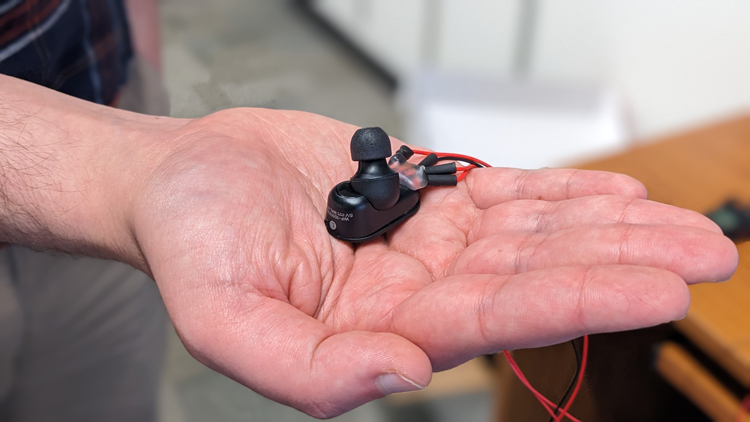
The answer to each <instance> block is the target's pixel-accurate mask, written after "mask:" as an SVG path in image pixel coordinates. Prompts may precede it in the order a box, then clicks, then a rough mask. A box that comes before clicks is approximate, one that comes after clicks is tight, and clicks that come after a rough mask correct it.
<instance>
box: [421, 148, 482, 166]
mask: <svg viewBox="0 0 750 422" xmlns="http://www.w3.org/2000/svg"><path fill="white" fill-rule="evenodd" d="M411 150H412V151H414V153H415V154H419V155H429V154H435V155H437V156H438V157H444V156H451V157H457V158H467V159H469V160H471V161H476V162H477V163H479V164H481V165H483V166H485V167H492V166H491V165H489V164H487V163H485V162H484V161H482V160H479V159H476V158H474V157H470V156H468V155H463V154H453V153H448V152H431V151H427V150H423V149H414V148H412V149H411Z"/></svg>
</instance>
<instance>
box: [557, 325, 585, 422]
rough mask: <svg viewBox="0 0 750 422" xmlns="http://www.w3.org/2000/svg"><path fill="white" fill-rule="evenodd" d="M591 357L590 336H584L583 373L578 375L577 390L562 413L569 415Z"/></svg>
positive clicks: (574, 390)
mask: <svg viewBox="0 0 750 422" xmlns="http://www.w3.org/2000/svg"><path fill="white" fill-rule="evenodd" d="M588 357H589V336H583V356H582V357H581V372H580V373H579V374H578V381H576V388H574V389H573V393H572V394H571V395H570V398H569V399H568V402H567V403H565V407H564V408H563V411H562V412H561V414H562V413H568V409H570V406H572V405H573V400H575V399H576V396H577V395H578V391H580V389H581V385H582V384H583V373H584V372H586V362H587V361H588Z"/></svg>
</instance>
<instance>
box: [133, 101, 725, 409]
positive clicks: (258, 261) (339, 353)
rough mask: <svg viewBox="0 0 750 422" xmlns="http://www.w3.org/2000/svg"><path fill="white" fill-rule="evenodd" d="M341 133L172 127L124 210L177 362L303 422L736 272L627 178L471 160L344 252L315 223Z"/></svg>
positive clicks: (270, 117) (214, 119)
mask: <svg viewBox="0 0 750 422" xmlns="http://www.w3.org/2000/svg"><path fill="white" fill-rule="evenodd" d="M355 129H356V128H355V127H353V126H349V125H346V124H343V123H340V122H337V121H333V120H330V119H326V118H323V117H320V116H315V115H310V114H305V113H297V112H287V111H271V110H230V111H225V112H221V113H217V114H214V115H211V116H208V117H206V118H203V119H199V120H196V121H193V122H190V123H188V124H187V125H185V126H183V127H181V128H179V129H178V130H176V131H175V132H173V133H172V134H171V135H170V136H172V140H171V141H170V142H167V143H165V144H164V145H165V148H169V149H170V150H169V153H167V154H162V155H160V157H163V158H161V159H160V160H159V162H158V165H156V166H155V171H154V172H153V173H151V174H150V177H149V179H148V182H147V184H146V185H145V187H144V189H143V190H142V192H141V194H140V195H139V196H138V197H137V199H136V201H135V206H134V211H133V216H132V221H133V232H134V233H135V237H136V239H137V241H138V244H139V246H140V250H141V251H142V253H143V259H144V260H145V264H144V265H145V266H146V267H145V269H146V270H147V271H150V272H151V273H152V275H153V276H154V278H155V280H156V281H157V283H158V285H159V288H160V290H161V292H162V294H163V297H164V300H165V302H166V305H167V308H168V310H169V313H170V315H171V316H172V319H173V321H174V324H175V327H176V329H177V331H178V333H179V334H180V337H181V338H182V340H183V342H184V343H185V345H186V347H187V348H188V350H189V351H190V352H191V353H192V354H193V356H195V357H196V358H197V359H199V360H200V361H201V362H203V363H205V364H206V365H208V366H210V367H212V368H214V369H216V370H217V371H220V372H222V373H224V374H226V375H227V376H229V377H232V378H233V379H235V380H237V381H239V382H241V383H242V384H245V385H246V386H248V387H250V388H252V389H253V390H255V391H258V392H260V393H261V394H263V395H265V396H267V397H269V398H272V399H274V400H277V401H280V402H282V403H286V404H288V405H291V406H294V407H295V408H297V409H300V410H302V411H304V412H306V413H308V414H311V415H313V416H317V417H331V416H335V415H338V414H340V413H343V412H345V411H347V410H349V409H352V408H354V407H356V406H358V405H361V404H363V403H365V402H367V401H369V400H372V399H375V398H378V397H381V396H383V395H384V394H387V393H392V392H398V391H405V390H413V389H417V388H420V387H423V386H425V385H427V384H428V383H429V381H430V377H431V374H432V372H433V371H434V370H443V369H447V368H450V367H453V366H455V365H458V364H460V363H462V362H464V361H466V360H468V359H471V358H473V357H475V356H477V355H480V354H486V353H494V352H498V351H500V350H503V349H515V348H522V347H535V346H543V345H548V344H553V343H559V342H562V341H565V340H568V339H571V338H575V337H578V336H581V335H583V334H588V333H598V332H610V331H618V330H628V329H634V328H639V327H646V326H651V325H655V324H660V323H663V322H667V321H671V320H674V319H678V318H681V317H683V316H684V315H685V313H686V312H687V309H688V305H689V300H690V299H689V293H688V289H687V284H689V283H696V282H703V281H718V280H725V279H727V278H729V277H730V275H731V274H732V273H733V271H734V269H735V267H736V265H737V259H738V256H737V251H736V249H735V247H734V245H733V244H732V242H730V241H729V240H728V239H726V238H725V237H724V236H722V234H721V231H720V230H719V228H718V227H717V226H716V225H714V224H713V223H712V222H710V221H709V220H707V219H706V218H704V217H703V216H701V215H699V214H697V213H694V212H691V211H687V210H683V209H679V208H675V207H671V206H668V205H664V204H659V203H654V202H650V201H647V200H646V199H645V198H646V190H645V188H644V187H643V185H641V184H640V183H639V182H637V181H636V180H634V179H631V178H629V177H627V176H623V175H618V174H611V173H603V172H587V171H576V170H536V171H523V170H514V169H503V168H495V169H486V170H473V171H472V172H471V173H470V174H469V176H468V177H467V178H466V180H465V183H461V184H459V186H458V187H455V188H430V189H426V190H424V191H422V207H421V209H420V211H419V212H418V213H417V214H416V215H415V216H414V217H412V218H411V219H410V220H408V221H407V222H406V223H404V224H403V225H402V226H400V227H399V228H398V229H396V230H395V231H393V232H391V233H390V234H389V235H388V236H387V237H386V238H381V239H379V240H376V241H372V242H370V243H367V244H363V245H360V246H357V247H352V245H350V244H347V243H343V242H341V241H338V240H335V239H333V238H332V237H330V236H329V235H328V233H327V231H326V228H325V226H324V224H323V219H324V215H325V209H326V199H327V195H328V192H329V191H330V189H331V188H332V187H333V186H334V185H335V184H336V183H338V182H340V181H343V180H346V179H348V178H349V177H351V175H352V174H353V173H354V171H355V169H356V164H355V163H352V162H351V160H350V157H349V140H350V138H351V135H352V134H353V133H354V131H355ZM398 145H399V142H397V141H394V149H395V148H396V147H397V146H398ZM458 152H460V151H458ZM686 283H687V284H686Z"/></svg>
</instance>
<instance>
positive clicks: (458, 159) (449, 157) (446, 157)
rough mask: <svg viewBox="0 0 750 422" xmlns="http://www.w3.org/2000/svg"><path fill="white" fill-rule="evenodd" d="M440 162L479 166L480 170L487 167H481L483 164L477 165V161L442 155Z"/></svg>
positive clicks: (439, 158)
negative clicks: (457, 162)
mask: <svg viewBox="0 0 750 422" xmlns="http://www.w3.org/2000/svg"><path fill="white" fill-rule="evenodd" d="M438 161H461V162H463V163H469V164H473V165H475V166H477V167H479V168H484V167H485V166H483V165H481V164H479V163H477V162H476V161H474V160H471V159H469V158H462V157H455V156H453V155H441V156H440V157H438Z"/></svg>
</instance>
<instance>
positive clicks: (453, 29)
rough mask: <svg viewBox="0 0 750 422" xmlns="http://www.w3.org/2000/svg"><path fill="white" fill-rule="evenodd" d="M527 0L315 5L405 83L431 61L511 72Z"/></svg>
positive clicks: (358, 0) (321, 1) (320, 1)
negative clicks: (519, 17) (522, 14)
mask: <svg viewBox="0 0 750 422" xmlns="http://www.w3.org/2000/svg"><path fill="white" fill-rule="evenodd" d="M520 2H521V0H472V1H465V0H408V1H403V0H313V1H312V2H311V6H312V8H313V9H314V10H315V12H316V13H318V14H319V15H321V16H323V17H324V18H325V19H326V20H327V21H328V23H330V24H331V25H333V26H334V27H335V28H336V29H338V30H339V31H340V32H341V33H342V34H344V35H345V36H346V37H347V38H348V39H349V41H351V42H353V43H354V44H355V45H356V46H357V47H358V48H360V49H362V50H363V51H364V52H365V53H367V54H368V55H369V56H370V57H372V58H373V59H375V60H376V61H377V62H378V64H380V65H381V66H383V67H384V68H385V69H386V70H388V71H389V72H391V73H392V74H393V75H394V76H395V77H396V78H397V79H398V80H399V82H402V81H403V80H404V79H405V78H407V77H408V76H409V75H411V74H412V73H414V72H416V71H418V70H419V69H421V68H422V67H424V66H425V65H428V66H435V67H439V68H441V69H447V70H450V71H455V72H470V73H480V74H491V75H494V76H508V75H509V74H510V73H511V72H512V71H513V60H514V55H515V54H516V42H517V36H518V34H517V32H518V30H519V28H518V27H519V24H520V23H519V21H518V15H519V13H520V7H521V6H520V4H521V3H520Z"/></svg>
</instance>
